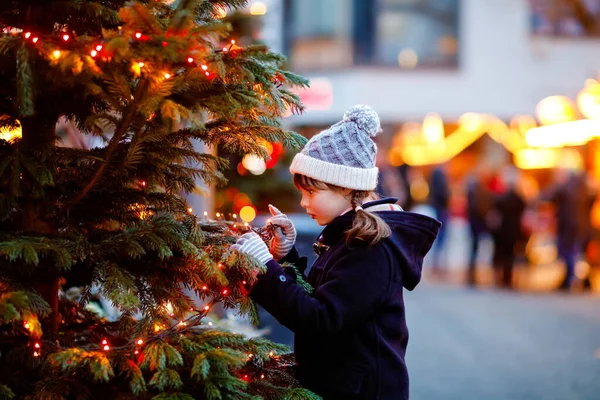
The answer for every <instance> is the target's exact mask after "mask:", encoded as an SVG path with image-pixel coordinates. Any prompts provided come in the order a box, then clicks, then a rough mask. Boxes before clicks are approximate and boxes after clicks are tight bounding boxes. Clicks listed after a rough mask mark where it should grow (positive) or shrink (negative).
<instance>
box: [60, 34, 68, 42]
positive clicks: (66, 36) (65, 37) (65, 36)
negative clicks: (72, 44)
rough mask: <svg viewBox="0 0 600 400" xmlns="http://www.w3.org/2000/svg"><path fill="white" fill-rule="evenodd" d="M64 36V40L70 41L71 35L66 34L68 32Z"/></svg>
mask: <svg viewBox="0 0 600 400" xmlns="http://www.w3.org/2000/svg"><path fill="white" fill-rule="evenodd" d="M62 38H63V40H64V41H65V42H66V41H68V40H69V35H66V34H65V35H63V37H62Z"/></svg>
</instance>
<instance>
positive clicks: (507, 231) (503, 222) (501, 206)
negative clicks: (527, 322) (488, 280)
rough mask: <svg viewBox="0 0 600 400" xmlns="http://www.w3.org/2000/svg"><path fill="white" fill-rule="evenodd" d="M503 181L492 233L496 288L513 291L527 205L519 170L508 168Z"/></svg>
mask: <svg viewBox="0 0 600 400" xmlns="http://www.w3.org/2000/svg"><path fill="white" fill-rule="evenodd" d="M500 179H501V181H502V182H501V184H502V187H503V188H504V192H503V193H501V194H497V195H496V196H495V198H494V201H493V206H492V210H491V211H490V214H489V216H488V229H489V230H490V231H491V233H492V236H493V238H494V257H493V260H494V274H495V277H496V284H497V285H498V286H500V287H504V288H507V289H512V288H513V270H514V263H515V255H516V246H517V243H518V242H519V240H521V239H522V238H523V234H522V230H521V222H522V221H521V220H522V218H523V213H524V212H525V206H526V204H525V200H524V199H523V196H522V195H521V194H520V193H519V191H518V186H517V185H518V180H519V171H518V170H517V169H516V168H514V167H509V168H505V169H504V170H503V173H502V174H501V176H500Z"/></svg>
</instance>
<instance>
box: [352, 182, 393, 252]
mask: <svg viewBox="0 0 600 400" xmlns="http://www.w3.org/2000/svg"><path fill="white" fill-rule="evenodd" d="M370 194H371V192H365V191H354V192H352V199H351V203H352V207H353V208H354V209H355V210H356V215H355V216H354V219H353V220H352V227H351V228H350V229H348V230H347V231H346V242H350V241H351V240H352V239H355V238H356V239H360V240H362V241H364V242H365V243H367V245H368V246H369V247H370V246H373V245H375V244H376V243H377V242H379V241H380V240H382V239H385V238H387V237H390V236H391V235H392V230H391V229H390V227H389V225H388V224H387V223H386V222H385V221H384V220H383V219H381V217H379V216H378V215H377V214H374V213H371V212H368V211H367V210H363V209H362V207H360V205H361V204H362V200H363V199H364V198H366V197H367V196H369V195H370Z"/></svg>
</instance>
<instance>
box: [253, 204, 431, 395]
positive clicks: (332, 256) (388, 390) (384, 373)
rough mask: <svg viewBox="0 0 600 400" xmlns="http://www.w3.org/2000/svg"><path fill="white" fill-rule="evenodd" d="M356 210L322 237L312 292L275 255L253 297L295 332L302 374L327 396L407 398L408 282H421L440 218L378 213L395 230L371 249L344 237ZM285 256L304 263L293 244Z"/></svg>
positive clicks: (313, 270)
mask: <svg viewBox="0 0 600 400" xmlns="http://www.w3.org/2000/svg"><path fill="white" fill-rule="evenodd" d="M395 201H396V199H390V198H388V199H382V200H377V201H374V202H370V203H367V204H365V205H363V208H368V207H369V206H373V205H380V204H386V203H389V204H393V203H395ZM354 215H355V213H354V211H351V212H349V213H347V214H344V215H342V216H339V217H337V218H335V219H334V220H333V221H332V222H331V223H330V224H329V225H327V226H326V227H325V229H324V230H323V232H322V233H321V235H320V236H319V239H318V240H319V242H321V243H323V244H324V245H326V246H329V248H328V250H326V251H325V252H324V253H323V254H321V255H320V256H319V258H318V259H317V260H316V261H315V263H314V265H313V267H312V268H311V270H310V274H309V275H308V277H307V280H308V282H309V283H310V284H311V285H312V286H313V288H315V290H314V293H313V294H312V295H310V294H307V293H306V292H305V291H304V290H303V289H302V288H301V287H300V286H299V285H298V284H297V283H296V279H295V276H294V274H293V272H288V271H289V269H286V271H284V270H283V268H282V267H281V265H280V264H278V263H277V262H276V261H274V260H271V261H269V262H268V263H267V272H266V273H265V274H263V275H261V276H260V277H259V279H258V282H257V283H256V284H255V285H254V287H253V289H252V292H251V297H252V298H253V299H254V300H255V301H256V302H257V303H258V304H260V305H261V306H263V307H264V308H265V310H267V311H268V312H269V313H270V314H272V315H273V316H274V317H275V318H276V319H277V320H278V321H279V322H280V323H282V324H283V325H284V326H286V327H288V328H289V329H290V330H292V331H293V332H294V333H295V349H294V350H295V355H296V362H297V378H298V380H299V381H300V383H301V384H302V385H304V386H306V387H307V388H309V389H311V390H312V391H314V392H315V393H317V394H319V395H321V396H323V398H324V399H325V400H330V399H344V400H351V399H369V400H371V399H380V400H403V399H408V373H407V370H406V365H405V362H404V355H405V352H406V345H407V343H408V328H407V326H406V318H405V310H404V298H403V288H407V289H408V290H412V289H414V288H415V286H416V285H417V284H418V283H419V281H420V279H421V268H422V265H423V257H424V256H425V254H426V253H427V252H428V251H429V249H430V248H431V245H432V243H433V241H434V239H435V237H436V235H437V232H438V230H439V227H440V223H439V222H438V221H437V220H435V219H432V218H429V217H426V216H424V215H420V214H414V213H409V212H404V211H377V215H379V216H381V217H382V218H383V219H384V220H385V221H386V222H387V223H388V225H389V226H390V227H391V228H392V232H393V233H392V236H391V237H389V238H386V239H384V240H382V241H381V242H379V243H377V244H375V245H374V246H372V247H367V246H366V245H365V244H364V242H362V241H360V240H358V239H355V240H353V241H351V242H350V243H349V244H347V243H346V238H345V234H344V232H345V231H346V230H347V229H348V228H349V227H350V226H351V224H352V218H353V217H354ZM284 261H290V262H292V261H295V262H297V263H298V262H301V260H300V259H299V257H298V253H297V252H296V250H295V249H294V250H292V252H291V253H290V254H289V255H288V256H286V259H284V260H281V261H280V262H281V263H283V262H284Z"/></svg>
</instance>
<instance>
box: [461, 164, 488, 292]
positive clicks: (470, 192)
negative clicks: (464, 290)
mask: <svg viewBox="0 0 600 400" xmlns="http://www.w3.org/2000/svg"><path fill="white" fill-rule="evenodd" d="M489 180H490V173H489V170H488V169H487V167H485V166H483V165H480V166H479V167H478V168H477V170H476V172H475V174H474V175H472V176H469V177H468V178H467V221H468V223H469V231H470V233H471V246H470V250H471V252H470V255H469V269H468V273H467V284H468V285H469V286H475V285H476V283H477V282H476V276H475V275H476V274H475V272H476V266H477V255H478V254H479V241H480V240H481V239H482V238H483V237H484V236H485V235H486V234H487V233H488V228H487V219H488V213H489V212H490V210H491V208H492V203H493V195H492V192H491V190H490V189H489V187H488V183H489Z"/></svg>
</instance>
